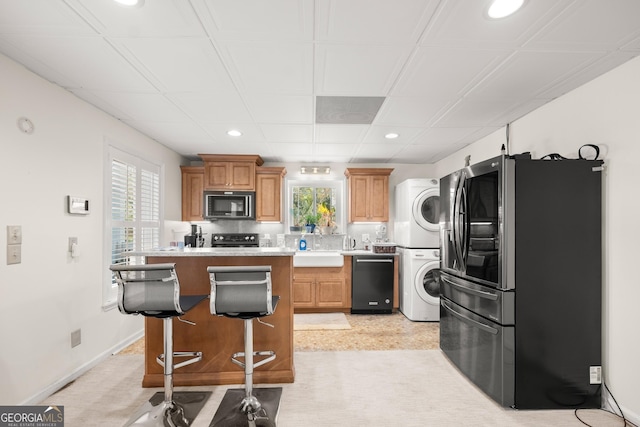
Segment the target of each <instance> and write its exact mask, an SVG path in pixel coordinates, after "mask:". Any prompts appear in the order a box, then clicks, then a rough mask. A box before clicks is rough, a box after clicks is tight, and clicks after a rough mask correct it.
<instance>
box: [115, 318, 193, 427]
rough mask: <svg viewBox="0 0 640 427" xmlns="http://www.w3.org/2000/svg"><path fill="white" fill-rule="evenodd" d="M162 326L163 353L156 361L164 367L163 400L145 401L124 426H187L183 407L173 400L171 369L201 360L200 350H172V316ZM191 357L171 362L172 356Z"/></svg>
mask: <svg viewBox="0 0 640 427" xmlns="http://www.w3.org/2000/svg"><path fill="white" fill-rule="evenodd" d="M162 321H163V327H164V354H163V355H162V356H161V357H159V358H158V363H159V364H160V365H162V366H163V367H164V397H163V401H162V402H160V403H158V404H156V405H155V406H154V405H153V404H152V403H151V402H147V403H146V404H145V405H144V406H143V407H142V408H140V410H139V411H138V412H137V413H136V414H135V415H134V416H133V417H131V418H130V419H129V421H128V422H127V424H125V426H157V427H165V426H169V427H188V426H189V425H190V421H189V420H188V419H187V417H186V416H185V410H184V407H183V406H182V405H181V404H179V403H177V402H176V401H175V400H174V396H173V370H174V369H175V368H177V367H181V366H185V365H188V364H191V363H195V362H197V361H199V360H202V353H201V352H177V353H174V352H173V318H171V317H167V318H164V319H163V320H162ZM174 355H175V356H182V357H193V358H192V359H190V360H187V361H185V362H182V363H180V364H178V365H174V364H173V357H174Z"/></svg>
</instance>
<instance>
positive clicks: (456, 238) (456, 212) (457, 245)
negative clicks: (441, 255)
mask: <svg viewBox="0 0 640 427" xmlns="http://www.w3.org/2000/svg"><path fill="white" fill-rule="evenodd" d="M463 189H464V171H462V172H461V173H460V177H459V178H458V182H457V183H456V192H455V197H454V199H453V218H452V225H453V241H452V243H453V249H454V253H455V258H456V264H457V270H458V271H460V272H464V271H465V268H464V264H463V261H464V259H463V252H462V246H461V245H462V238H463V234H464V230H462V227H463V221H464V212H462V209H461V208H462V206H461V205H462V199H463Z"/></svg>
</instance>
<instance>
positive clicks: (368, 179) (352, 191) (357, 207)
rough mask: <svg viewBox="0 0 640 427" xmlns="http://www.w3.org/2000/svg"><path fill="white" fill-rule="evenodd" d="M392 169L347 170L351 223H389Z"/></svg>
mask: <svg viewBox="0 0 640 427" xmlns="http://www.w3.org/2000/svg"><path fill="white" fill-rule="evenodd" d="M391 172H393V169H392V168H347V169H346V170H345V171H344V174H345V175H346V177H347V180H348V185H349V222H387V221H389V175H391Z"/></svg>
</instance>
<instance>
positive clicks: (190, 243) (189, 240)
mask: <svg viewBox="0 0 640 427" xmlns="http://www.w3.org/2000/svg"><path fill="white" fill-rule="evenodd" d="M203 246H204V237H202V227H198V226H197V225H194V224H192V225H191V234H187V235H186V236H184V247H185V248H189V247H190V248H201V247H203Z"/></svg>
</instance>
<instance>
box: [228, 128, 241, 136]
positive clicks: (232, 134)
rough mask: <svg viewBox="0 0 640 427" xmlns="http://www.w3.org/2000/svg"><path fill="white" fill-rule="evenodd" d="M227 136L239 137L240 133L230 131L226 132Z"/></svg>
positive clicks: (233, 130)
mask: <svg viewBox="0 0 640 427" xmlns="http://www.w3.org/2000/svg"><path fill="white" fill-rule="evenodd" d="M227 135H229V136H241V135H242V132H240V131H239V130H235V129H231V130H230V131H227Z"/></svg>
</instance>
